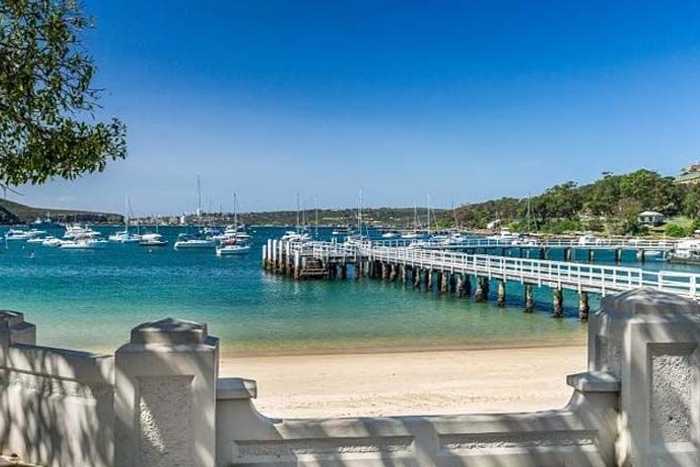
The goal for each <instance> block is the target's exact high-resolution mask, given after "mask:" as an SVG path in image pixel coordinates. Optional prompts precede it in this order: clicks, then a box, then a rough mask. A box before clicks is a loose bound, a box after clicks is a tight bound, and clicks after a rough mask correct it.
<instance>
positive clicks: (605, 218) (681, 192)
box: [457, 169, 700, 234]
mask: <svg viewBox="0 0 700 467" xmlns="http://www.w3.org/2000/svg"><path fill="white" fill-rule="evenodd" d="M644 210H653V211H659V212H661V213H663V214H666V215H667V216H675V215H680V214H684V215H686V216H688V217H690V218H697V217H698V216H700V185H678V184H675V183H674V179H673V177H664V176H662V175H659V174H658V173H656V172H653V171H650V170H645V169H641V170H637V171H635V172H632V173H629V174H624V175H606V176H604V177H603V178H601V179H599V180H596V181H595V182H594V183H591V184H588V185H583V186H577V185H576V184H575V183H574V182H566V183H563V184H560V185H555V186H553V187H551V188H549V189H547V190H546V191H545V192H544V193H542V194H540V195H538V196H533V197H532V198H531V199H530V200H529V211H530V216H529V226H530V227H528V200H527V199H526V198H524V199H516V198H503V199H500V200H492V201H485V202H483V203H475V204H468V205H465V206H462V207H460V208H459V209H458V213H457V218H458V221H459V222H460V223H462V224H463V225H465V226H467V227H476V228H483V227H485V226H486V224H487V223H488V222H490V221H493V220H495V219H501V220H502V222H503V223H504V224H508V223H511V224H513V227H515V228H517V229H522V230H529V229H530V228H531V229H533V230H541V231H545V232H552V233H560V232H562V231H567V230H583V229H590V230H602V229H606V230H608V231H609V232H610V233H618V234H621V233H638V232H639V229H640V226H639V224H638V222H637V216H638V214H639V213H640V212H641V211H644Z"/></svg>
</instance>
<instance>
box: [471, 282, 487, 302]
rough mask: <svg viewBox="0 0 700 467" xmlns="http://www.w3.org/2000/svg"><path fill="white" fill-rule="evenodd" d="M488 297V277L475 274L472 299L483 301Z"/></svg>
mask: <svg viewBox="0 0 700 467" xmlns="http://www.w3.org/2000/svg"><path fill="white" fill-rule="evenodd" d="M488 298H489V279H488V277H481V276H477V278H476V291H474V301H476V302H485V301H486V300H488Z"/></svg>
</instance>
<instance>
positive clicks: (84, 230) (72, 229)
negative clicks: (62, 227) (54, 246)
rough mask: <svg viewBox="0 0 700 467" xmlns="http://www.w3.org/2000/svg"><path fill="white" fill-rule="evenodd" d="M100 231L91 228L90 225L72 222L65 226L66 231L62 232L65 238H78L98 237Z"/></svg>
mask: <svg viewBox="0 0 700 467" xmlns="http://www.w3.org/2000/svg"><path fill="white" fill-rule="evenodd" d="M100 235H102V234H100V232H97V231H95V230H92V229H91V228H90V227H87V226H85V227H83V226H82V225H80V224H73V225H67V226H66V233H65V234H63V238H64V239H65V240H78V239H86V238H96V237H99V236H100Z"/></svg>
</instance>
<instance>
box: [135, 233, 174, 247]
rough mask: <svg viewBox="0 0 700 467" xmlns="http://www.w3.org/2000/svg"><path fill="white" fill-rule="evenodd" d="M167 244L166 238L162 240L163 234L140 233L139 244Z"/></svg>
mask: <svg viewBox="0 0 700 467" xmlns="http://www.w3.org/2000/svg"><path fill="white" fill-rule="evenodd" d="M167 244H168V241H167V240H163V236H162V235H161V234H159V233H146V234H143V235H141V240H140V241H139V245H141V246H165V245H167Z"/></svg>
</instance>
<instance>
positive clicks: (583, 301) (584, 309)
mask: <svg viewBox="0 0 700 467" xmlns="http://www.w3.org/2000/svg"><path fill="white" fill-rule="evenodd" d="M590 310H591V308H590V306H589V305H588V292H585V291H582V292H581V294H580V295H579V302H578V317H579V319H580V320H581V321H586V320H587V319H588V313H589V311H590Z"/></svg>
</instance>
